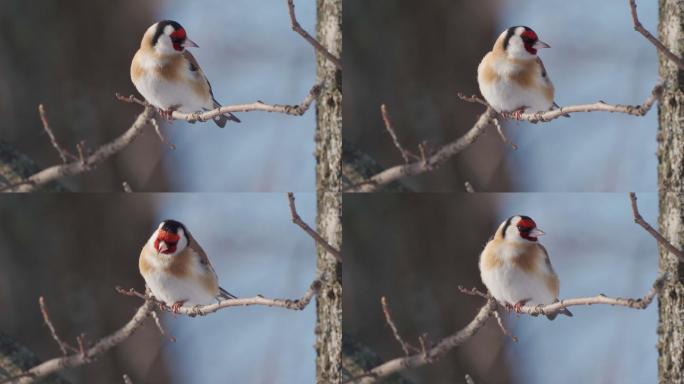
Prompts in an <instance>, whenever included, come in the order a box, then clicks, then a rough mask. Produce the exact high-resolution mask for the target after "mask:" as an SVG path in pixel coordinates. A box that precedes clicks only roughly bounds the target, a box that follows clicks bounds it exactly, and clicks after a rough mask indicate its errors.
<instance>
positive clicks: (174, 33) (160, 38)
mask: <svg viewBox="0 0 684 384" xmlns="http://www.w3.org/2000/svg"><path fill="white" fill-rule="evenodd" d="M151 29H153V30H154V35H152V42H151V43H152V46H153V47H154V48H155V49H156V50H158V51H160V52H165V53H173V52H183V50H184V49H185V48H189V47H198V45H197V44H195V42H194V41H192V40H190V39H188V35H187V33H186V32H185V28H183V26H181V25H180V24H179V23H178V22H176V21H173V20H163V21H160V22H158V23H157V24H155V25H153V26H152V27H151Z"/></svg>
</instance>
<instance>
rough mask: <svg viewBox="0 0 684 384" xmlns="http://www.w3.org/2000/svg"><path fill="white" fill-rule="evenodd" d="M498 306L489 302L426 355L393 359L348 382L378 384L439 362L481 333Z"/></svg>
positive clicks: (493, 301)
mask: <svg viewBox="0 0 684 384" xmlns="http://www.w3.org/2000/svg"><path fill="white" fill-rule="evenodd" d="M496 305H497V304H496V301H495V300H494V299H489V300H487V303H486V304H485V305H484V306H482V308H480V310H479V311H478V313H477V315H476V316H475V318H474V319H473V320H471V321H470V323H468V325H466V326H465V327H464V328H463V329H461V330H459V331H457V332H455V333H453V334H452V335H450V336H447V337H445V338H444V339H442V340H440V341H439V342H438V343H437V344H436V345H435V346H434V347H432V348H430V349H429V350H427V351H426V353H418V354H414V355H411V356H406V357H399V358H396V359H392V360H390V361H387V362H386V363H384V364H381V365H379V366H377V367H375V368H373V369H371V370H370V371H369V372H367V373H366V374H365V375H364V377H360V378H359V377H356V378H353V379H351V380H349V381H348V382H354V383H362V384H369V383H376V382H378V381H379V380H380V379H382V378H384V377H387V376H389V375H391V374H393V373H395V372H399V371H403V370H406V369H410V368H417V367H420V366H423V365H426V364H430V363H433V362H435V361H437V360H439V359H440V358H441V357H442V356H444V355H445V354H446V353H447V352H449V351H450V350H452V349H454V348H456V347H457V346H459V345H461V344H463V342H465V341H466V340H468V339H469V338H470V337H472V336H473V335H474V334H476V333H477V331H479V330H480V328H482V327H483V326H484V325H485V323H486V322H487V320H488V319H489V318H490V317H491V315H492V311H494V310H496Z"/></svg>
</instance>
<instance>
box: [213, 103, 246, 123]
mask: <svg viewBox="0 0 684 384" xmlns="http://www.w3.org/2000/svg"><path fill="white" fill-rule="evenodd" d="M220 106H221V104H219V102H218V101H216V100H214V108H218V107H220ZM228 120H231V121H234V122H236V123H240V119H238V118H237V117H236V116H235V115H233V114H232V113H230V112H226V113H224V114H223V115H218V116H216V117H214V123H215V124H216V125H218V126H219V127H220V128H223V127H225V126H226V123H227V122H228Z"/></svg>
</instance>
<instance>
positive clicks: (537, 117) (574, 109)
mask: <svg viewBox="0 0 684 384" xmlns="http://www.w3.org/2000/svg"><path fill="white" fill-rule="evenodd" d="M663 84H664V83H663V81H662V80H658V82H657V83H656V85H655V86H654V87H653V90H652V91H651V94H650V95H649V96H648V97H647V98H646V100H644V102H643V103H642V104H641V105H626V104H607V103H605V102H603V101H599V102H596V103H593V104H580V105H571V106H569V107H560V108H558V109H552V110H550V111H547V112H536V113H523V114H521V115H520V118H519V120H526V121H529V122H531V123H537V122H540V121H541V122H547V121H551V120H554V119H557V118H559V117H563V116H565V115H569V114H571V113H580V112H612V113H624V114H627V115H633V116H644V115H646V114H647V113H648V111H650V110H651V107H653V104H654V103H655V102H656V101H657V100H658V98H659V97H660V95H661V94H662V93H663Z"/></svg>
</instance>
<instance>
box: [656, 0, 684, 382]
mask: <svg viewBox="0 0 684 384" xmlns="http://www.w3.org/2000/svg"><path fill="white" fill-rule="evenodd" d="M659 5H660V15H659V16H660V23H659V26H658V32H659V34H660V40H661V41H662V42H663V43H664V44H665V45H666V46H667V47H668V48H669V49H670V50H672V52H674V53H675V54H676V55H678V56H680V57H681V56H682V53H683V51H684V50H683V49H682V48H683V47H684V32H682V31H683V30H684V1H682V0H660V4H659ZM660 76H661V77H662V78H663V79H665V80H666V82H667V83H666V89H665V92H664V93H663V96H662V99H661V102H660V103H659V106H658V119H659V130H658V136H657V140H658V190H659V201H660V203H659V204H660V206H659V208H660V217H659V225H660V232H661V233H662V234H663V236H665V238H667V239H668V240H669V241H671V242H672V244H673V245H674V246H675V247H678V248H680V249H682V248H684V194H683V193H682V192H683V188H682V185H683V183H682V181H683V179H684V131H683V130H682V124H681V123H680V122H681V121H682V119H683V118H684V94H683V93H682V89H683V87H684V72H682V71H680V70H679V69H678V68H677V66H676V65H674V64H673V63H672V62H671V61H669V60H668V59H667V58H666V57H664V56H662V55H660ZM659 264H660V272H661V273H667V274H668V277H667V279H666V283H665V286H664V288H663V291H662V293H661V294H660V295H659V296H658V301H659V322H658V355H659V357H658V380H659V382H660V383H684V264H683V263H682V262H681V261H679V260H678V259H677V257H676V256H674V255H672V254H671V253H669V252H668V251H667V250H665V249H664V248H663V247H660V262H659Z"/></svg>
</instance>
